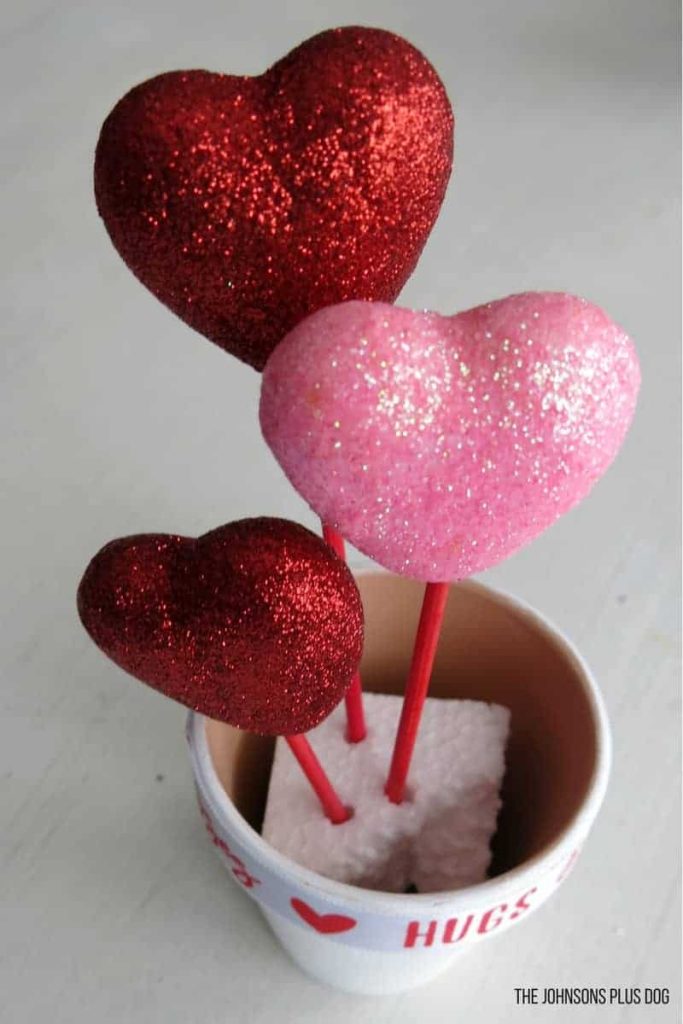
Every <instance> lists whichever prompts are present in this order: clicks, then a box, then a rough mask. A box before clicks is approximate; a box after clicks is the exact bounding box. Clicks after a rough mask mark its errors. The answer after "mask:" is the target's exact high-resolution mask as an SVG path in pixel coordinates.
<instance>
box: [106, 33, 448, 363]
mask: <svg viewBox="0 0 683 1024" xmlns="http://www.w3.org/2000/svg"><path fill="white" fill-rule="evenodd" d="M452 155H453V114H452V111H451V107H450V104H449V102H448V97H447V96H446V92H445V90H444V87H443V85H442V83H441V81H440V79H439V77H438V76H437V74H436V72H435V71H434V69H433V68H432V67H431V65H430V64H429V63H428V61H427V60H426V59H425V58H424V57H423V56H422V54H421V53H420V52H419V51H418V50H416V49H415V48H414V47H413V46H411V45H410V44H409V43H407V42H406V41H405V40H404V39H401V38H400V37H398V36H396V35H393V34H392V33H391V32H385V31H382V30H379V29H371V28H358V27H353V28H340V29H334V30H331V31H327V32H323V33H321V34H320V35H317V36H315V37H313V38H312V39H309V40H308V41H307V42H305V43H302V44H301V45H300V46H299V47H297V48H296V49H295V50H293V51H292V52H291V53H290V54H289V55H288V56H286V57H284V58H283V59H282V60H280V61H278V63H277V64H275V65H274V66H273V67H272V68H271V69H270V70H269V71H266V72H265V74H263V75H261V76H259V77H247V76H243V75H242V76H236V75H223V74H212V73H210V72H208V71H173V72H169V73H168V74H162V75H159V76H157V77H156V78H152V79H150V80H149V81H147V82H143V83H142V84H141V85H138V86H136V87H135V88H134V89H132V90H131V91H130V92H129V93H127V94H126V95H125V96H124V97H123V99H121V100H120V101H119V103H117V105H116V106H115V107H114V109H113V111H112V112H111V113H110V115H109V116H108V118H107V119H106V121H105V123H104V126H103V128H102V132H101V135H100V139H99V143H98V146H97V153H96V158H95V194H96V199H97V206H98V209H99V212H100V214H101V216H102V218H103V220H104V222H105V225H106V227H107V230H108V232H109V234H110V236H111V239H112V241H113V243H114V245H115V246H116V248H117V249H118V251H119V253H120V255H121V256H122V258H123V259H124V260H125V262H126V263H127V265H128V266H129V267H130V269H131V270H132V271H133V273H134V274H135V275H136V276H137V277H138V278H139V280H140V281H142V283H143V284H144V285H146V286H147V288H149V289H150V291H152V292H153V293H154V294H155V295H156V296H157V298H159V299H160V300H161V301H162V302H164V303H165V304H166V305H167V306H169V307H170V309H172V310H173V312H174V313H177V314H178V316H180V317H182V319H183V320H185V321H186V322H187V323H188V324H189V325H190V326H191V327H194V328H195V329H196V330H197V331H199V332H200V333H202V334H204V335H206V336H207V337H208V338H210V339H211V340H212V341H214V342H215V343H216V344H217V345H220V346H221V347H222V348H224V349H226V350H227V351H228V352H231V353H233V354H234V355H236V356H237V357H238V358H239V359H242V360H244V361H245V362H247V363H250V364H251V365H252V366H254V367H256V368H257V369H259V370H260V369H262V368H263V365H264V363H265V361H266V359H267V358H268V356H269V354H270V352H271V351H272V350H273V348H274V347H275V345H276V344H277V343H278V342H279V341H280V339H281V338H282V337H283V335H284V334H286V333H287V331H289V330H290V329H291V328H292V327H294V326H295V324H297V323H298V322H299V321H300V320H301V319H302V318H303V317H305V316H306V315H308V314H309V313H312V312H313V311H314V310H316V309H320V308H322V307H323V306H328V305H331V304H333V303H337V302H341V301H343V300H345V299H381V300H384V301H391V300H393V299H394V298H395V297H396V296H397V295H398V293H399V291H400V290H401V288H402V287H403V285H404V283H405V281H406V280H407V278H408V277H409V275H410V273H411V271H412V270H413V268H414V266H415V264H416V262H417V259H418V257H419V255H420V253H421V251H422V248H423V246H424V244H425V241H426V240H427V236H428V235H429V232H430V230H431V228H432V226H433V224H434V221H435V220H436V217H437V214H438V212H439V208H440V206H441V202H442V199H443V196H444V192H445V190H446V184H447V182H448V178H449V175H450V171H451V163H452Z"/></svg>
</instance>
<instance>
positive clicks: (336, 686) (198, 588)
mask: <svg viewBox="0 0 683 1024" xmlns="http://www.w3.org/2000/svg"><path fill="white" fill-rule="evenodd" d="M78 610H79V613H80V616H81V620H82V622H83V625H84V626H85V628H86V629H87V631H88V633H89V634H90V636H91V637H92V638H93V640H94V641H95V643H96V644H97V645H98V646H99V647H100V648H101V649H102V650H103V651H104V652H105V654H107V655H109V657H110V658H111V659H112V660H113V661H115V662H116V664H117V665H120V666H121V668H124V669H125V670H126V671H127V672H130V674H131V675H133V676H135V677H136V678H137V679H140V680H142V681H143V682H145V683H148V684H149V685H150V686H153V687H155V688H156V689H157V690H161V691H162V693H165V694H166V695H167V696H169V697H172V698H173V699H174V700H178V701H180V702H181V703H182V704H185V705H187V706H188V707H191V708H193V709H194V710H197V711H201V712H202V713H203V714H205V715H208V716H209V717H210V718H216V719H220V720H222V721H227V722H230V723H231V724H232V725H236V726H239V727H240V728H243V729H249V730H250V731H251V732H256V733H261V734H264V735H289V734H292V733H301V732H306V731H308V730H309V729H311V728H313V727H314V726H315V725H317V724H318V723H319V722H320V721H322V719H323V718H325V717H326V716H327V715H328V714H329V713H330V711H332V709H333V708H334V707H335V706H336V705H337V704H338V703H339V701H340V700H341V698H342V697H343V695H344V693H345V691H346V689H347V687H348V685H349V683H350V681H351V679H352V676H353V674H354V673H355V671H356V669H357V666H358V662H359V660H360V655H361V651H362V644H363V612H362V606H361V602H360V595H359V593H358V588H357V587H356V584H355V582H354V580H353V577H352V575H351V573H350V572H349V570H348V568H347V567H346V565H345V564H344V562H343V561H342V560H341V559H340V558H338V557H337V556H336V555H335V554H334V552H333V551H332V550H331V548H329V547H328V546H327V544H325V543H324V541H323V540H321V538H319V537H316V536H315V535H314V534H313V533H311V532H310V531H309V530H306V529H304V527H302V526H298V525H296V524H295V523H290V522H287V521H285V520H282V519H244V520H241V521H239V522H236V523H230V524H228V525H227V526H223V527H220V528H219V529H217V530H213V531H212V532H211V533H207V534H205V535H204V536H203V537H200V538H199V539H198V540H194V539H191V538H188V537H176V536H168V535H166V534H141V535H138V536H134V537H125V538H123V539H121V540H115V541H112V542H111V543H110V544H107V545H106V546H105V547H104V548H102V550H101V551H100V552H99V553H98V554H97V555H95V557H94V558H93V560H92V561H91V563H90V565H89V566H88V568H87V570H86V572H85V575H84V576H83V579H82V581H81V584H80V587H79V590H78Z"/></svg>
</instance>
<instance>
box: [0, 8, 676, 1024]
mask: <svg viewBox="0 0 683 1024" xmlns="http://www.w3.org/2000/svg"><path fill="white" fill-rule="evenodd" d="M353 23H361V24H369V25H376V26H380V27H384V28H390V29H393V30H394V31H397V32H399V33H401V34H403V35H405V36H406V37H407V38H409V39H410V40H411V41H412V42H414V43H415V44H416V45H418V46H419V47H420V48H422V49H423V51H424V52H425V54H426V55H427V56H428V57H429V58H430V60H431V61H432V62H433V63H434V64H435V66H436V67H437V69H438V70H439V72H440V74H441V76H442V77H443V79H444V81H445V82H446V85H447V88H448V90H449V93H450V95H451V98H452V100H453V102H454V105H455V109H456V116H457V118H458V126H457V134H456V166H455V172H454V175H453V178H452V181H451V185H450V187H449V191H448V195H447V199H446V203H445V206H444V209H443V212H442V214H441V217H440V219H439V222H438V225H437V227H436V229H435V231H434V233H433V235H432V237H431V240H430V241H429V243H428V245H427V249H426V251H425V253H424V256H423V258H422V260H421V262H420V264H419V267H418V270H417V272H416V273H415V275H414V277H413V278H412V280H411V281H410V283H409V284H408V286H407V287H406V289H405V291H404V293H403V295H402V296H401V300H400V301H401V303H402V304H404V305H414V306H416V307H431V308H434V309H436V310H439V311H441V312H444V313H448V312H455V311H456V310H458V309H463V308H467V307H470V306H472V305H476V304H477V303H480V302H482V301H486V300H489V299H493V298H498V297H501V296H504V295H506V294H509V293H512V292H515V291H521V290H524V289H563V290H568V291H572V292H576V293H579V294H582V295H585V296H586V297H587V298H590V299H592V300H594V301H596V302H598V303H599V304H600V305H602V306H604V307H605V308H606V309H607V310H608V311H609V313H610V314H611V315H612V316H613V317H614V318H615V319H616V320H618V321H619V322H620V323H621V324H622V325H623V326H624V327H625V328H626V329H627V331H628V332H629V333H630V334H631V335H632V336H633V337H634V338H635V340H636V342H637V344H638V346H639V351H640V356H641V360H642V366H643V373H644V384H643V389H642V397H641V401H640V407H639V411H638V414H637V419H636V422H635V425H634V428H633V431H632V433H631V435H630V437H629V438H628V440H627V443H626V445H625V447H624V450H623V453H622V455H621V456H620V458H619V460H618V461H617V463H616V465H615V467H614V468H613V469H612V471H611V472H610V473H609V474H608V476H607V477H606V479H605V480H603V481H602V482H601V483H600V485H599V486H598V487H597V489H596V490H595V491H594V493H593V494H592V495H591V497H590V498H589V500H588V501H586V502H585V503H584V505H582V506H581V507H580V508H578V509H577V510H575V511H574V512H572V513H571V514H570V515H568V516H567V517H566V518H565V519H564V520H563V521H562V522H560V523H558V524H557V525H556V526H555V527H553V528H552V529H551V530H549V531H548V532H547V533H546V534H545V535H544V536H542V537H541V538H540V539H539V540H538V541H537V542H536V543H535V544H534V545H532V546H531V547H530V548H528V549H527V550H525V551H524V552H522V553H520V554H519V555H517V556H516V557H514V558H512V559H510V560H509V561H508V562H506V563H505V564H503V565H501V566H500V567H498V568H497V569H496V570H494V571H492V572H490V573H488V574H486V577H485V578H486V579H487V580H488V581H489V582H492V583H494V584H497V585H501V586H503V587H505V588H506V589H509V590H511V591H512V592H514V593H516V594H518V595H519V596H521V597H522V598H524V599H525V600H527V601H529V602H531V603H532V604H534V605H536V606H537V607H538V608H540V609H541V610H542V611H543V612H544V613H545V614H547V615H548V616H550V617H551V618H552V619H554V620H555V621H556V622H557V623H558V624H559V625H560V626H561V627H562V628H564V629H565V630H566V631H567V632H568V633H569V635H570V636H571V637H572V638H573V639H574V640H575V641H576V642H577V643H578V645H579V646H580V648H581V649H582V651H583V652H584V654H585V655H586V657H587V658H588V660H589V661H590V662H591V664H592V665H593V667H594V670H595V672H596V674H597V676H598V678H599V680H600V681H601V684H602V686H603V688H604V693H605V697H606V700H607V704H608V708H609V711H610V715H611V718H612V722H613V727H614V739H615V764H614V771H613V777H612V782H611V787H610V791H609V795H608V798H607V801H606V804H605V807H604V810H603V812H602V814H601V816H600V819H599V822H598V824H597V826H596V828H595V831H594V833H593V836H592V838H591V840H590V842H589V843H588V845H587V848H586V850H585V852H584V856H583V857H582V859H581V861H580V862H579V865H578V867H577V868H576V870H575V872H574V874H573V875H572V877H571V879H570V880H569V881H568V882H567V884H566V885H565V886H564V888H563V889H562V890H561V892H560V893H559V894H558V895H557V896H556V897H555V898H554V899H553V901H552V902H551V903H550V904H548V905H547V906H546V907H545V908H544V909H542V910H541V911H539V913H538V914H536V915H535V916H534V917H533V918H532V919H531V920H529V921H528V923H526V924H525V926H524V927H521V928H519V929H516V930H515V931H514V932H512V933H511V934H508V935H506V936H501V938H500V939H498V940H496V942H492V943H490V944H486V945H485V946H484V947H483V948H481V949H480V950H474V951H473V952H472V953H470V954H467V955H466V956H464V958H463V960H462V963H461V964H459V965H458V966H456V967H455V968H454V969H453V970H452V971H451V972H450V973H448V974H447V975H445V976H443V977H442V978H441V979H439V980H438V981H436V982H435V983H433V984H432V985H430V986H429V987H428V988H425V989H423V990H422V991H418V992H416V993H415V994H411V995H408V996H401V997H397V998H387V999H384V1000H379V1001H377V1000H374V1001H373V1000H365V999H360V998H353V997H347V996H344V995H341V994H338V993H334V992H331V991H328V990H326V989H323V988H320V987H318V986H317V985H315V984H314V983H312V982H309V981H308V980H306V979H305V978H304V977H303V976H301V975H300V974H299V973H297V971H296V970H295V968H294V967H292V966H291V965H290V963H289V961H288V960H287V959H286V957H285V956H284V954H283V953H282V952H281V951H280V950H279V948H278V947H277V945H276V943H275V941H274V940H273V938H272V937H271V935H270V933H269V932H268V930H267V928H266V926H265V924H264V923H263V922H262V920H261V919H260V917H259V915H258V914H257V912H256V911H255V910H254V909H253V908H252V905H251V903H249V902H248V900H247V899H246V897H245V896H244V895H243V894H242V893H241V892H240V891H238V889H237V888H236V887H234V886H232V885H230V884H229V882H228V880H227V877H226V876H225V874H224V872H223V868H222V867H221V865H220V864H219V862H218V859H217V858H216V857H215V855H214V853H213V851H212V850H211V848H210V846H209V844H208V843H207V842H206V841H205V838H204V835H203V834H202V830H201V828H200V826H199V823H198V820H197V815H196V811H195V806H194V798H193V794H192V785H191V780H190V775H189V770H188V767H187V764H186V757H185V750H184V743H183V735H182V731H183V712H182V710H181V709H180V708H179V707H177V706H175V705H172V704H171V703H170V702H168V701H163V700H161V699H160V698H159V697H158V696H157V695H156V694H154V693H153V692H151V691H148V690H147V689H146V688H144V687H141V686H139V685H138V684H137V683H135V682H134V681H132V680H130V679H127V678H126V677H124V676H123V675H122V673H120V672H119V671H118V670H117V669H116V668H115V667H114V666H113V665H110V664H108V663H106V661H105V659H104V658H102V657H101V656H100V655H99V653H98V652H97V650H96V649H95V648H94V647H93V646H92V645H91V643H90V642H89V641H88V639H87V637H86V636H85V634H84V633H83V631H82V629H81V627H80V625H79V623H78V621H77V619H76V614H75V608H74V594H75V589H76V586H77V582H78V579H79V577H80V574H81V572H82V570H83V568H84V566H85V564H86V562H87V560H88V558H89V557H90V556H91V555H92V554H93V553H94V552H95V551H96V550H97V548H98V547H99V546H100V545H101V544H102V543H104V542H105V541H107V540H109V539H111V538H112V537H115V536H121V535H125V534H127V533H132V532H138V531H144V530H167V531H171V532H178V533H184V534H197V533H201V532H203V531H205V530H207V529H210V528H212V527H214V526H217V525H219V524H220V523H223V522H226V521H228V520H230V519H236V518H239V517H241V516H247V515H259V514H274V515H282V516H289V517H292V518H294V519H298V520H300V521H302V522H304V523H307V524H310V525H314V520H313V517H312V516H311V514H310V513H309V512H308V510H307V509H306V508H305V507H304V505H303V503H302V502H301V501H300V500H299V499H298V497H297V496H296V495H295V494H294V493H293V492H292V490H291V489H290V488H289V486H288V485H287V483H286V482H285V480H284V478H283V477H282V475H281V473H280V471H279V469H278V467H277V466H276V464H275V463H274V460H273V459H272V458H271V456H270V454H269V452H268V450H267V449H266V447H265V445H264V443H263V442H262V440H261V438H260V435H259V430H258V424H257V419H256V407H257V400H258V386H259V379H258V377H257V375H256V374H255V373H254V372H253V371H252V370H250V369H249V368H248V367H246V366H243V365H241V364H238V363H237V362H236V361H235V360H232V359H230V358H229V357H227V356H226V355H225V354H224V353H223V352H221V351H220V350H219V349H218V348H216V347H214V346H212V345H210V344H209V343H208V342H207V341H205V340H204V339H202V338H200V337H199V336H198V335H195V334H193V333H192V332H191V331H190V329H189V328H187V327H185V326H184V324H182V323H181V322H180V321H179V320H177V319H175V318H174V317H173V316H172V315H171V314H170V313H169V312H168V311H167V310H166V309H165V308H163V307H162V306H161V305H160V304H159V303H157V302H156V300H155V299H153V298H152V297H151V296H150V295H149V294H148V293H147V292H146V291H145V290H144V289H143V288H142V287H141V286H140V285H139V284H138V283H137V282H136V281H135V280H134V278H133V277H132V275H130V273H129V272H128V271H127V269H126V268H125V267H124V265H123V264H122V262H121V261H120V260H119V258H118V256H117V255H116V253H115V252H114V250H113V248H112V246H111V244H110V242H109V240H108V238H107V236H106V234H105V231H104V229H103V227H102V226H101V224H100V223H99V222H98V218H97V214H96V211H95V206H94V202H93V200H92V195H91V162H92V153H93V147H94V144H95V141H96V138H97V133H98V130H99V126H100V123H101V121H102V119H103V118H104V116H105V115H106V113H107V112H108V110H109V109H110V107H111V106H112V105H113V103H114V102H115V101H116V100H117V99H118V97H119V96H120V95H121V94H122V93H123V92H125V91H126V90H127V89H128V88H129V87H130V86H131V85H133V84H134V83H136V82H138V81H140V80H141V79H144V78H146V77H148V76H150V75H152V74H154V73H157V72H159V71H162V70H170V69H173V68H177V67H190V68H191V67H205V68H209V69H212V70H223V71H232V72H238V73H258V72H260V71H262V70H263V69H264V68H265V67H266V66H267V65H269V64H270V63H272V62H273V60H275V59H276V58H277V57H278V56H280V55H281V54H283V53H284V52H286V51H287V50H288V49H290V48H291V47H292V46H293V45H295V44H296V43H298V42H299V41H301V40H302V39H303V38H305V37H307V36H309V35H311V34H313V33H314V32H316V31H318V30H320V29H323V28H327V27H331V26H334V25H337V24H353ZM677 54H678V27H677V5H676V4H675V3H674V2H673V0H647V2H642V3H635V2H627V0H590V2H589V0H585V2H581V0H519V2H516V3H509V2H507V0H483V2H479V3H466V2H464V0H463V2H458V3H453V4H446V3H438V2H436V0H422V2H420V3H417V2H416V3H413V4H407V3H400V4H392V3H388V2H386V3H382V2H379V0H370V2H365V3H358V2H353V0H347V2H346V3H341V2H340V0H339V2H336V3H335V2H329V0H328V2H325V0H316V2H312V0H311V2H304V0H294V2H290V3H283V4H278V5H276V4H265V3H261V2H258V0H254V2H250V3H232V4H231V3H226V2H225V0H222V2H220V3H218V2H210V0H193V2H192V3H181V2H179V0H170V2H169V0H166V2H160V0H159V2H153V0H140V2H132V0H122V2H119V3H116V4H103V3H92V2H82V3H77V2H74V0H67V2H64V3H61V4H55V3H49V2H38V0H26V2H22V3H19V2H17V0H13V2H11V3H10V4H9V6H5V8H4V13H3V15H2V20H1V23H0V75H2V78H3V80H4V81H3V87H2V91H1V92H0V96H1V97H2V100H1V103H2V108H3V109H2V117H1V118H0V153H1V154H2V162H3V165H4V166H3V179H4V187H3V190H2V196H1V201H2V207H3V212H2V234H3V242H4V244H3V247H2V249H3V251H2V256H1V259H2V264H3V266H2V280H3V284H2V312H3V316H2V330H3V334H4V342H3V350H2V351H3V373H2V401H1V404H0V417H1V419H2V434H1V437H2V441H1V443H2V459H3V461H2V482H3V497H2V511H3V520H4V529H3V530H2V534H1V536H2V545H3V552H2V564H3V579H2V594H1V597H0V600H1V602H2V604H1V611H2V614H1V615H0V628H1V630H2V642H1V649H2V662H3V670H2V704H3V714H2V724H1V726H0V728H1V730H2V731H1V734H0V762H1V763H0V774H1V775H2V780H3V781H2V789H1V792H0V801H1V807H2V826H1V843H2V869H1V871H0V890H1V898H2V903H3V905H4V907H5V909H4V910H3V914H2V917H1V918H0V929H1V931H2V935H1V937H0V939H1V948H0V952H1V957H2V959H1V966H0V992H2V998H1V1000H0V1018H1V1019H2V1020H3V1021H7V1022H8V1024H10V1022H11V1024H29V1022H30V1024H34V1022H35V1024H38V1022H41V1024H42V1022H43V1021H45V1020H50V1021H51V1024H80V1022H88V1024H90V1022H93V1021H97V1022H100V1024H110V1022H111V1024H121V1022H126V1024H142V1022H144V1024H156V1022H159V1024H162V1022H163V1024H175V1022H183V1024H186V1022H187V1024H193V1022H198V1024H213V1022H223V1021H242V1020H244V1021H249V1022H252V1021H253V1022H257V1024H258V1022H262V1024H269V1022H274V1021H297V1022H307V1021H310V1022H313V1021H319V1020H321V1019H324V1020H325V1021H326V1022H327V1024H336V1022H342V1021H344V1022H347V1021H349V1020H354V1021H356V1022H358V1024H361V1022H364V1021H368V1022H370V1021H372V1022H373V1024H382V1022H385V1021H386V1022H391V1024H402V1022H408V1021H416V1020H420V1021H423V1022H425V1024H429V1022H432V1021H458V1020H463V1019H467V1020H474V1021H485V1022H491V1024H497V1022H499V1021H500V1022H503V1021H505V1022H508V1021H518V1020H519V1021H523V1020H524V1021H529V1020H542V1021H545V1020H548V1019H552V1020H553V1021H557V1022H569V1021H575V1020H582V1021H586V1020H591V1021H593V1020H596V1021H605V1022H606V1024H608V1022H609V1024H616V1022H621V1021H638V1022H641V1021H650V1020H652V1021H674V1020H677V1019H678V1017H679V1010H678V1006H677V998H678V997H677V978H678V952H679V947H678V889H677V879H678V869H677V865H678V839H679V826H678V808H679V801H678V793H677V778H678V765H679V760H678V706H677V692H678V677H677V657H678V582H677V581H678V565H677V560H678V544H677V533H678V531H677V519H678V487H677V486H676V480H677V474H678V437H679V418H678V351H679V331H680V325H679V304H678V286H679V276H680V264H679V249H678V238H679V219H678V130H677V95H678V77H677ZM356 562H357V564H359V563H360V560H356ZM521 985H536V986H540V987H544V986H554V985H570V986H589V985H606V986H622V987H632V986H645V985H649V986H652V985H655V986H669V987H670V988H671V989H672V999H673V1000H674V1001H673V1002H672V1003H671V1004H670V1005H669V1007H668V1008H662V1009H653V1008H645V1007H642V1006H640V1007H637V1008H635V1009H633V1010H629V1009H628V1008H624V1007H618V1006H613V1007H611V1008H610V1007H606V1008H604V1007H603V1008H598V1009H596V1008H595V1007H586V1008H572V1007H568V1008H564V1009H561V1008H560V1009H558V1010H555V1011H553V1012H552V1018H550V1017H549V1012H548V1010H547V1008H546V1009H544V1008H538V1009H537V1010H534V1009H528V1008H522V1007H516V1006H515V1005H514V995H513V988H514V987H515V986H521Z"/></svg>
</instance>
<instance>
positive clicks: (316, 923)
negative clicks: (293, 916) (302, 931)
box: [289, 898, 358, 935]
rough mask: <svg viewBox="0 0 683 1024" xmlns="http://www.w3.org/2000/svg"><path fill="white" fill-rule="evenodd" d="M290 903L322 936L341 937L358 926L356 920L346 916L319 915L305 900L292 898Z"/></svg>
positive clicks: (303, 919)
mask: <svg viewBox="0 0 683 1024" xmlns="http://www.w3.org/2000/svg"><path fill="white" fill-rule="evenodd" d="M289 902H290V903H291V905H292V907H293V909H294V910H295V911H296V913H297V914H298V915H299V917H300V918H301V919H302V921H305V922H306V924H307V925H310V927H311V928H313V929H314V930H315V931H316V932H320V933H321V935H339V934H341V932H348V931H351V929H352V928H355V927H356V925H357V924H358V922H357V921H356V919H355V918H353V917H346V915H345V914H319V913H318V912H317V911H315V910H314V909H313V907H311V906H309V905H308V903H304V901H303V900H298V899H296V898H292V899H291V900H290V901H289Z"/></svg>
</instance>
